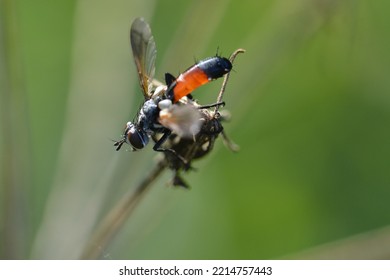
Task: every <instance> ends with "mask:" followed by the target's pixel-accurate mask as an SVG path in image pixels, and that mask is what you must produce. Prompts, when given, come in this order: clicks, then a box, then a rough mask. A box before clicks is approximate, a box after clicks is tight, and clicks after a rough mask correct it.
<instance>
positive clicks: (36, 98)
mask: <svg viewBox="0 0 390 280" xmlns="http://www.w3.org/2000/svg"><path fill="white" fill-rule="evenodd" d="M0 3H1V6H0V32H1V33H0V35H1V37H0V98H1V99H0V102H1V104H0V106H1V107H0V110H1V112H0V151H1V160H0V165H1V166H0V167H1V169H0V172H1V173H0V180H1V181H0V184H1V188H0V198H1V208H0V214H1V215H0V238H1V243H0V256H1V258H2V259H30V258H32V259H76V258H79V257H80V253H81V251H82V250H83V248H84V247H85V246H86V244H87V242H88V240H90V238H91V236H92V235H93V233H94V231H95V228H96V225H97V224H98V223H99V221H100V220H101V218H102V217H103V216H104V215H105V213H107V212H108V211H109V209H111V208H112V207H113V206H114V205H116V203H117V201H118V200H119V199H120V198H121V197H122V196H124V195H125V194H126V193H127V192H129V191H131V190H132V189H134V188H135V186H136V185H137V184H138V183H139V182H140V181H141V180H142V179H143V178H144V177H145V176H147V175H148V172H149V171H150V169H152V167H153V166H154V164H155V160H154V156H155V153H154V152H153V151H152V147H151V146H148V147H147V148H146V149H145V150H143V151H142V152H137V153H131V152H128V151H127V152H126V151H125V150H124V149H122V150H121V151H120V152H115V150H114V147H113V146H112V142H111V139H118V138H119V137H120V134H121V132H122V128H123V126H124V124H125V123H126V121H128V120H131V119H132V118H133V116H134V114H135V113H136V110H137V108H138V106H139V104H140V102H141V101H142V95H141V92H140V90H139V86H138V81H137V74H136V71H135V66H134V63H133V58H132V55H131V51H130V44H129V38H128V37H129V35H128V33H129V28H130V25H131V22H132V20H133V19H134V18H135V17H138V16H143V17H145V18H146V20H147V21H148V22H149V23H150V25H151V28H152V32H153V34H154V37H155V40H156V44H157V50H158V54H157V61H156V78H158V79H162V78H163V75H164V73H165V72H170V73H173V74H174V75H177V74H178V73H179V72H180V71H183V70H185V69H186V68H187V67H189V66H190V65H192V64H193V62H194V59H202V58H204V57H208V56H213V55H215V53H216V51H217V50H218V52H220V53H221V54H222V55H223V56H229V55H230V54H231V53H232V52H233V51H234V50H235V49H237V48H244V49H246V51H247V52H246V53H245V54H243V55H241V56H239V57H237V59H236V61H235V64H234V71H233V72H232V74H231V76H230V82H229V84H228V87H227V91H226V95H225V101H226V104H227V105H226V109H228V110H229V111H230V112H231V114H232V120H231V121H230V122H229V123H226V124H225V131H226V132H227V134H228V135H229V136H230V138H232V139H233V140H234V141H235V142H236V143H238V144H239V145H240V147H241V150H240V152H239V153H231V152H230V151H229V150H227V149H226V148H225V147H224V145H223V143H222V141H221V140H220V139H218V140H219V141H217V143H216V146H215V149H214V151H213V152H212V154H211V155H209V156H208V157H207V158H204V159H202V160H201V161H198V162H195V163H194V165H195V167H196V168H197V171H196V172H191V173H188V174H185V175H184V177H185V179H186V180H187V181H188V182H189V184H190V185H191V186H192V189H191V190H190V191H186V190H183V189H175V188H170V187H166V186H167V182H168V181H169V180H170V178H171V174H170V172H168V171H167V172H165V173H164V175H163V176H162V177H161V178H159V179H158V180H157V181H156V182H155V183H154V184H153V187H152V188H151V191H149V192H148V193H147V195H146V196H145V198H144V199H143V200H142V201H141V203H140V204H139V206H138V207H137V209H136V211H135V213H134V215H132V216H131V217H130V219H128V221H127V222H126V223H125V224H124V226H123V228H122V229H121V231H120V232H119V234H117V235H116V237H115V239H114V240H113V242H111V243H110V245H109V246H108V247H104V246H103V245H101V244H96V246H97V247H99V246H101V248H100V249H101V253H102V258H104V259H274V258H293V259H295V258H310V259H317V258H328V259H342V258H365V259H367V258H368V259H370V258H372V259H379V258H385V259H386V258H390V230H389V228H388V225H389V224H390V203H389V201H390V172H389V167H390V164H389V162H390V160H389V159H390V145H389V143H390V129H389V124H390V110H389V109H390V98H389V97H390V96H389V90H390V79H389V78H388V74H386V73H389V70H390V52H389V50H390V31H389V30H390V17H389V11H390V3H389V2H388V1H384V0H382V1H380V0H379V1H353V0H345V1H340V0H293V1H281V0H280V1H270V0H263V1H252V0H250V1H247V0H242V1H233V0H230V1H227V0H219V1H206V0H194V1H174V0H167V1H158V0H155V1H153V0H146V1H145V0H139V1H123V0H122V1H100V0H94V1H92V0H84V1H69V0H63V1H47V0H46V1H45V0H36V1H27V0H16V1H12V0H1V1H0ZM220 85H221V81H216V82H213V83H211V84H209V85H207V86H204V87H202V88H201V89H198V90H197V91H196V93H195V94H194V96H196V98H198V99H199V101H200V102H201V103H203V104H205V103H208V102H212V101H214V100H215V99H216V96H217V93H218V91H219V87H220Z"/></svg>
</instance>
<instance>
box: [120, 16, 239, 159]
mask: <svg viewBox="0 0 390 280" xmlns="http://www.w3.org/2000/svg"><path fill="white" fill-rule="evenodd" d="M130 43H131V48H132V52H133V57H134V61H135V65H136V68H137V72H138V78H139V83H140V87H141V91H142V93H143V95H144V102H143V104H142V106H141V108H140V110H139V112H138V113H137V115H136V117H135V119H134V121H133V122H130V121H129V122H127V123H126V126H125V129H124V132H123V134H122V139H120V140H118V141H116V142H115V143H114V146H116V150H117V151H118V150H119V149H120V148H121V147H122V145H123V144H124V143H127V144H129V145H130V147H131V149H132V150H133V151H136V150H141V149H143V148H144V147H145V146H146V145H147V144H148V143H149V139H150V138H151V137H152V138H153V140H154V141H155V144H154V146H153V150H155V151H159V152H166V153H168V154H170V155H172V156H174V157H177V158H178V159H179V160H180V161H181V162H183V163H185V159H184V158H182V157H181V156H180V155H178V154H177V153H176V151H175V150H174V149H171V148H163V147H162V145H163V143H164V142H165V141H166V140H167V139H168V138H169V136H170V135H171V134H175V135H178V136H180V137H181V138H184V139H191V138H194V137H195V135H196V134H197V133H198V132H199V131H200V129H201V126H202V118H201V117H202V116H201V113H200V111H199V110H200V109H202V108H208V107H212V106H218V105H221V104H223V102H220V103H218V104H211V105H208V106H201V107H196V106H194V105H193V104H195V103H188V102H185V101H184V102H183V101H182V100H184V97H187V96H189V95H190V93H191V92H192V91H193V90H195V89H196V88H198V87H200V86H201V85H204V84H206V83H208V82H209V81H211V80H214V79H217V78H220V77H222V76H223V75H225V74H226V73H229V72H230V70H231V69H232V64H231V62H230V61H229V60H228V59H226V58H223V57H220V56H215V57H211V58H208V59H205V60H202V61H200V62H198V63H196V64H195V65H193V66H192V67H190V68H189V69H188V70H186V71H185V72H184V73H182V74H180V75H179V77H177V78H175V77H174V76H172V75H171V74H169V73H167V74H165V80H166V84H167V85H163V84H161V83H160V82H158V81H156V80H154V72H155V60H156V54H157V51H156V43H155V41H154V38H153V35H152V32H151V29H150V27H149V25H148V24H147V23H146V22H145V20H144V19H143V18H136V19H135V20H134V22H133V23H132V26H131V29H130ZM189 97H190V96H189ZM157 135H162V136H161V137H160V138H157V137H156V136H157Z"/></svg>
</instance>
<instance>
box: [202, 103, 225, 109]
mask: <svg viewBox="0 0 390 280" xmlns="http://www.w3.org/2000/svg"><path fill="white" fill-rule="evenodd" d="M217 106H222V107H223V106H225V101H221V102H216V103H212V104H208V105H203V106H199V107H198V109H209V108H212V107H217Z"/></svg>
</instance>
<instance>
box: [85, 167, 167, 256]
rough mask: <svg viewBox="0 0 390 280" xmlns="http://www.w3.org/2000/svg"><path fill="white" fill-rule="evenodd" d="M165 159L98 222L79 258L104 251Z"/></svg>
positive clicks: (161, 169)
mask: <svg viewBox="0 0 390 280" xmlns="http://www.w3.org/2000/svg"><path fill="white" fill-rule="evenodd" d="M165 167H166V163H165V161H163V160H161V161H159V162H158V163H157V165H156V166H155V168H154V169H153V170H152V171H151V172H150V174H149V176H147V177H146V178H145V179H144V180H143V181H142V182H141V183H140V184H139V185H138V187H137V188H136V189H135V191H134V192H131V193H128V195H126V196H124V197H123V199H122V200H120V201H119V202H118V203H117V204H116V205H115V206H114V208H112V209H111V211H110V212H109V213H108V214H107V215H106V216H105V217H104V218H103V220H102V221H101V222H100V224H98V226H97V229H96V231H95V234H94V235H93V236H92V238H91V239H90V241H89V242H88V243H87V245H86V247H85V248H84V251H83V253H82V255H81V259H97V258H99V257H100V255H101V254H102V252H104V251H105V248H106V247H107V245H108V243H109V242H110V241H111V239H112V238H113V237H114V236H115V234H116V233H117V232H118V231H119V230H120V228H121V227H122V226H123V224H124V223H125V222H126V221H127V219H128V218H129V216H130V215H131V214H132V213H133V211H134V209H135V208H136V206H137V205H138V202H139V201H140V200H141V199H142V197H143V196H144V195H145V194H146V191H147V190H148V189H149V188H150V186H151V184H152V183H153V181H154V180H156V179H157V178H158V176H159V175H160V174H161V173H162V171H164V169H165Z"/></svg>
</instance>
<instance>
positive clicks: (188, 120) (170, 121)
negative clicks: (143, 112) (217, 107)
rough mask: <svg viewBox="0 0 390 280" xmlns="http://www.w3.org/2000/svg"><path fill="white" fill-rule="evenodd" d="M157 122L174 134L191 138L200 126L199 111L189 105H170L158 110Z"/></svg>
mask: <svg viewBox="0 0 390 280" xmlns="http://www.w3.org/2000/svg"><path fill="white" fill-rule="evenodd" d="M159 122H160V123H161V125H163V126H164V127H166V128H168V129H169V130H171V131H172V132H173V133H174V134H177V135H179V136H180V137H183V138H192V137H194V136H195V135H196V134H198V132H199V131H200V128H201V126H202V120H201V115H200V113H199V111H198V110H197V109H196V108H195V107H193V106H190V105H176V104H175V105H172V106H171V107H170V108H169V109H163V110H161V111H160V116H159Z"/></svg>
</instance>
